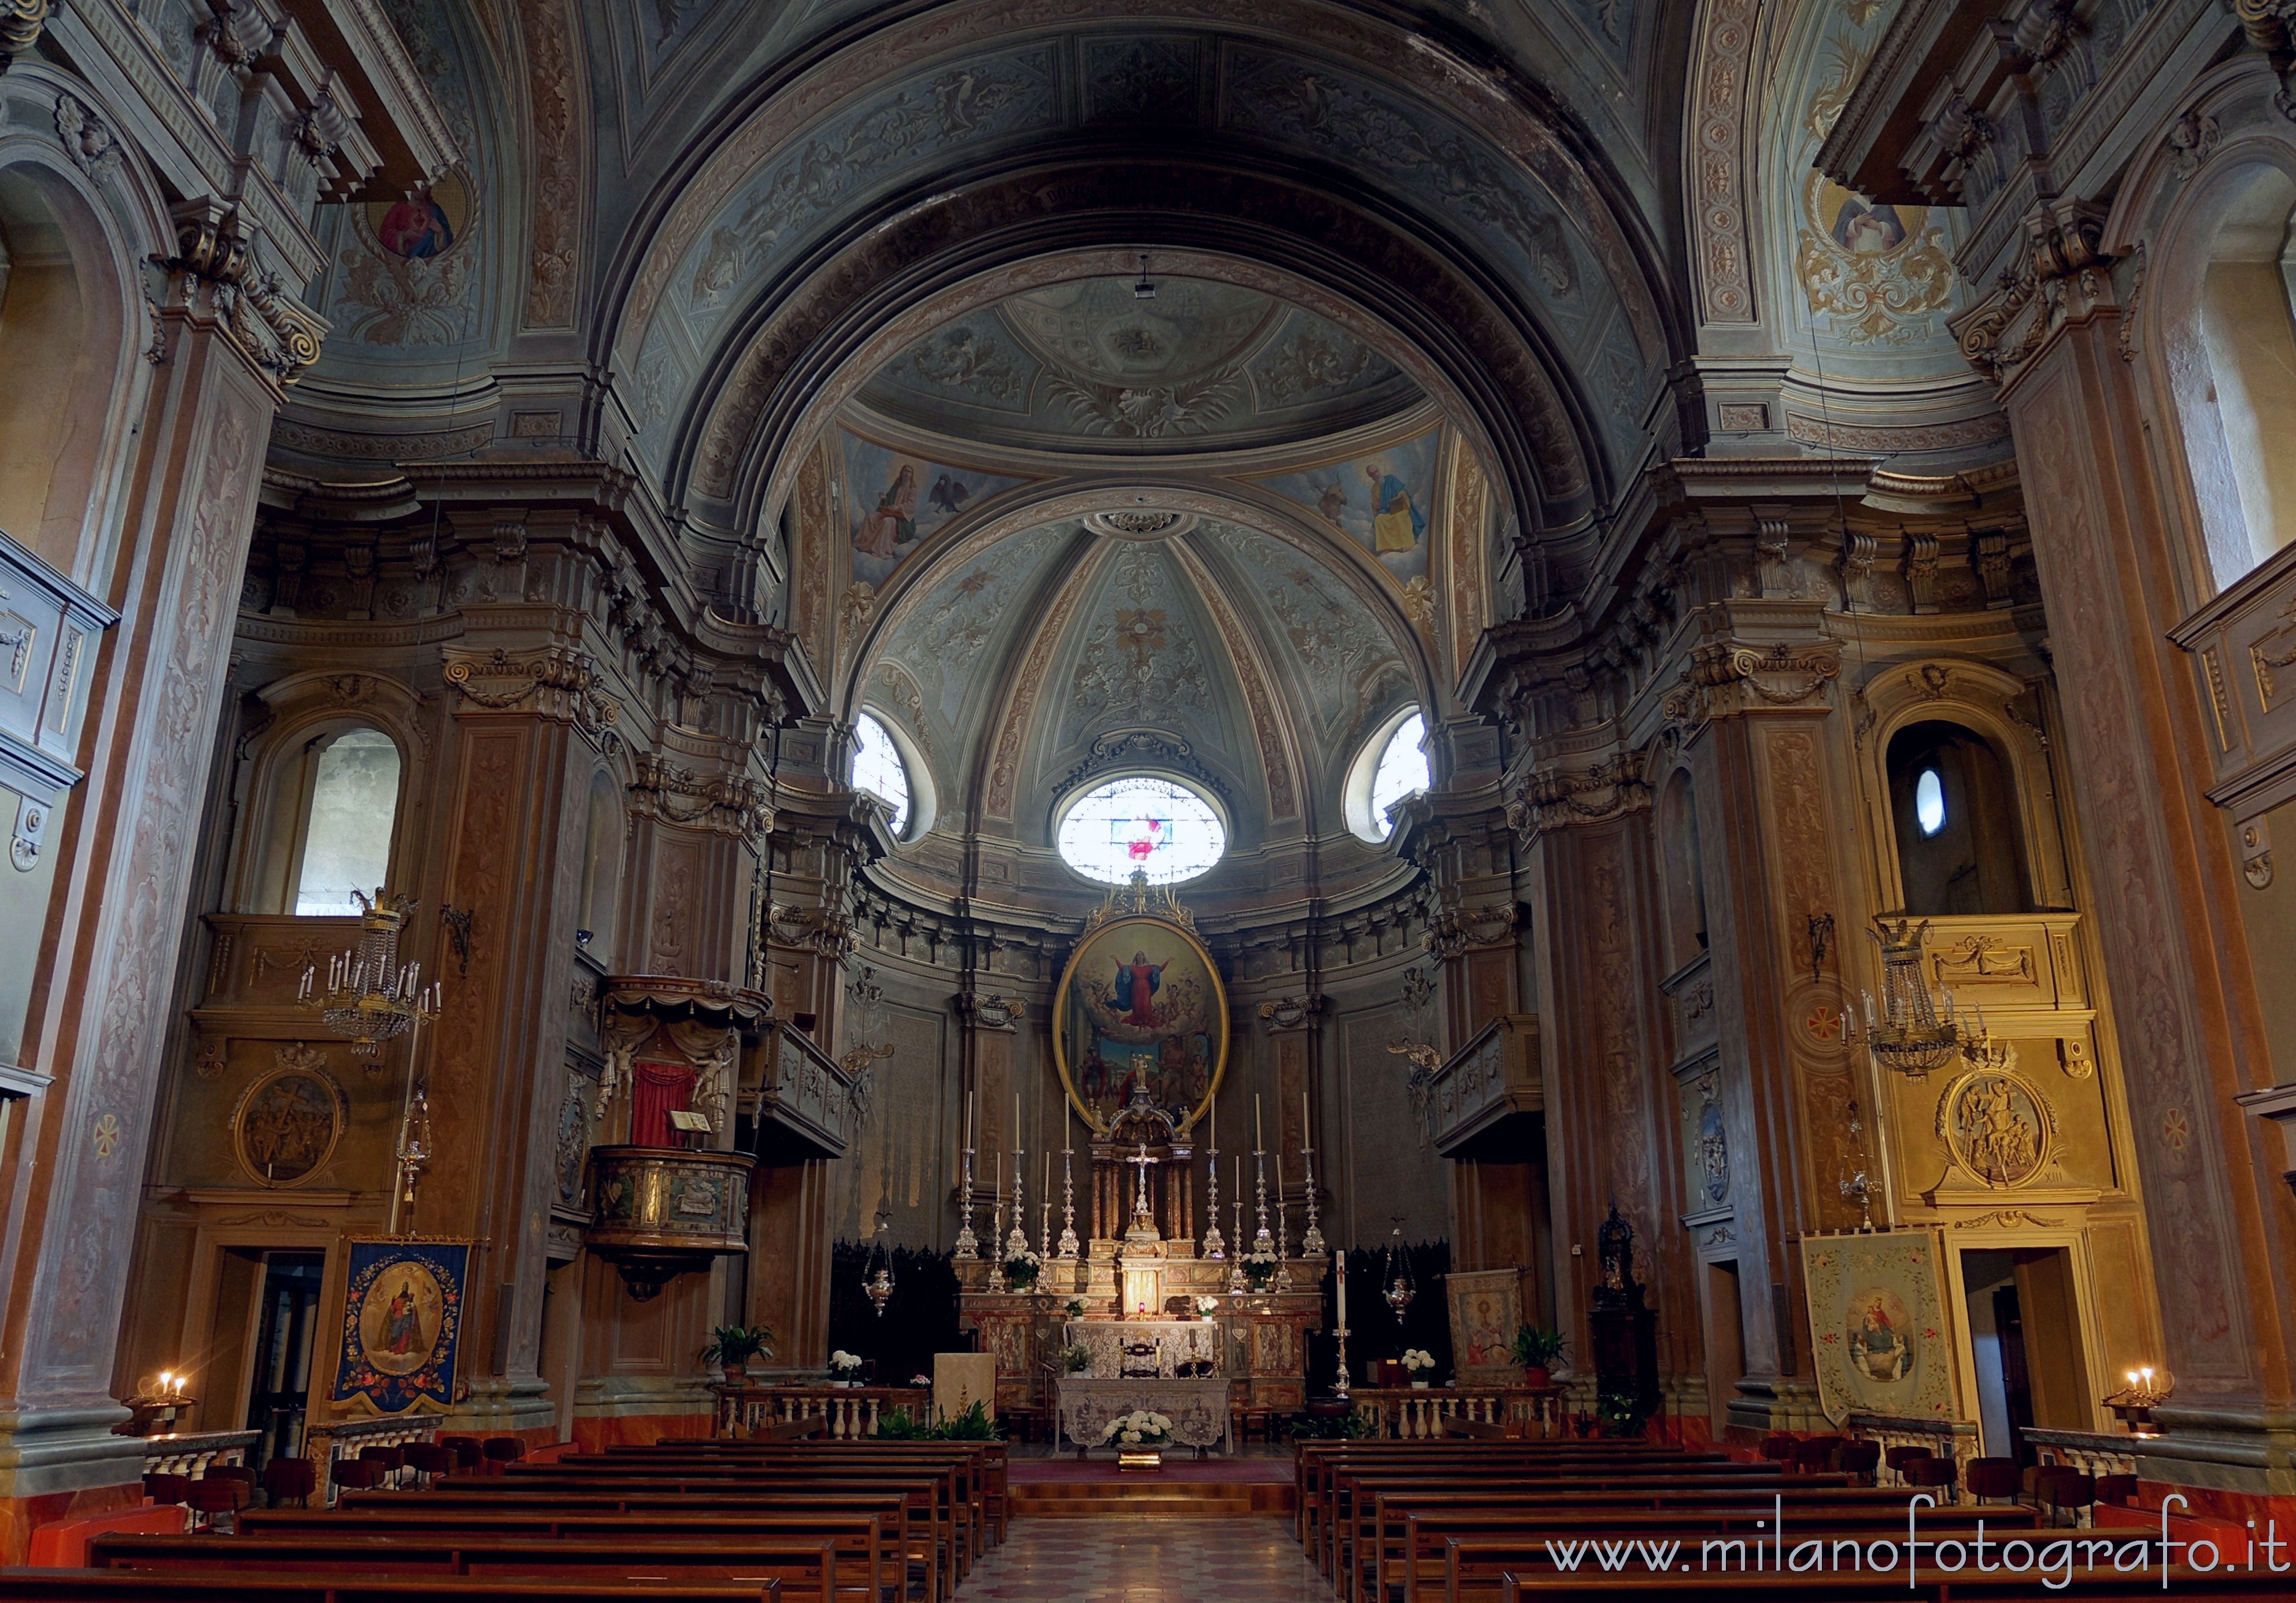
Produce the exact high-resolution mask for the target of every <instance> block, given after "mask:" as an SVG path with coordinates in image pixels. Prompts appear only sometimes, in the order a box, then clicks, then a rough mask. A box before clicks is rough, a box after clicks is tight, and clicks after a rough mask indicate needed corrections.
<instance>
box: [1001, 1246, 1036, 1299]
mask: <svg viewBox="0 0 2296 1603" xmlns="http://www.w3.org/2000/svg"><path fill="white" fill-rule="evenodd" d="M1044 1267H1045V1258H1044V1255H1043V1254H1042V1253H1038V1252H1036V1251H1033V1250H1031V1249H1029V1248H1026V1247H1024V1248H1022V1249H1021V1251H1019V1252H1017V1253H1013V1254H1012V1255H1009V1256H1007V1257H1006V1258H1005V1283H1006V1284H1008V1285H1010V1286H1011V1287H1013V1289H1014V1290H1016V1291H1024V1290H1026V1289H1028V1288H1029V1287H1031V1286H1033V1285H1035V1284H1036V1283H1037V1276H1038V1275H1039V1274H1040V1273H1042V1272H1043V1271H1044Z"/></svg>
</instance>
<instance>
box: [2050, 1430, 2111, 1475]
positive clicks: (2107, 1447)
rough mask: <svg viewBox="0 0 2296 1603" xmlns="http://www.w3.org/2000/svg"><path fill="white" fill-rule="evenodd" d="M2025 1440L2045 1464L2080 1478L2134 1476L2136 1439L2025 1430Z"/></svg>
mask: <svg viewBox="0 0 2296 1603" xmlns="http://www.w3.org/2000/svg"><path fill="white" fill-rule="evenodd" d="M2022 1434H2023V1435H2024V1438H2025V1440H2026V1441H2027V1442H2028V1443H2030V1444H2031V1445H2032V1446H2033V1447H2034V1448H2035V1449H2037V1450H2038V1452H2039V1453H2040V1455H2041V1462H2043V1463H2044V1464H2062V1465H2063V1466H2064V1467H2065V1468H2068V1469H2078V1470H2079V1471H2080V1472H2081V1473H2082V1474H2083V1475H2135V1474H2136V1438H2135V1437H2133V1436H2124V1435H2104V1434H2103V1433H2101V1432H2098V1431H2094V1430H2037V1429H2033V1428H2031V1427H2027V1428H2026V1429H2025V1431H2024V1432H2023V1433H2022Z"/></svg>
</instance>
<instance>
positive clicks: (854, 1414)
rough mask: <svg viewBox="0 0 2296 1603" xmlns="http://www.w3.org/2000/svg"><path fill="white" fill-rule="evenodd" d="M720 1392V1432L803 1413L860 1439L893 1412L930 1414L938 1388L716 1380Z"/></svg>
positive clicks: (745, 1431) (842, 1435) (740, 1431)
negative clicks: (720, 1382)
mask: <svg viewBox="0 0 2296 1603" xmlns="http://www.w3.org/2000/svg"><path fill="white" fill-rule="evenodd" d="M709 1389H710V1390H711V1391H712V1392H715V1393H716V1394H717V1434H718V1435H721V1436H734V1435H749V1434H750V1432H751V1431H754V1430H756V1429H758V1427H761V1426H767V1425H785V1424H789V1423H791V1422H792V1421H794V1420H798V1419H821V1420H824V1421H826V1422H827V1428H828V1434H829V1436H830V1438H831V1440H832V1441H838V1442H857V1441H861V1440H863V1439H865V1438H866V1437H869V1436H873V1435H876V1434H877V1427H878V1425H879V1424H880V1423H881V1422H882V1420H883V1419H884V1417H885V1416H886V1415H887V1414H890V1413H891V1412H893V1411H895V1410H896V1409H906V1410H907V1411H908V1413H909V1417H910V1418H911V1419H917V1420H923V1419H927V1418H928V1417H929V1416H930V1415H931V1410H932V1391H931V1388H930V1387H928V1386H831V1385H828V1384H827V1383H826V1382H816V1383H813V1384H810V1385H797V1386H786V1385H777V1386H743V1385H732V1386H711V1387H710V1388H709Z"/></svg>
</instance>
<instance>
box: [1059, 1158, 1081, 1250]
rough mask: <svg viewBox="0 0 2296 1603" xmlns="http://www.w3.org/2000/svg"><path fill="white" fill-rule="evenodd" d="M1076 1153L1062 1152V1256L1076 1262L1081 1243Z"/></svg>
mask: <svg viewBox="0 0 2296 1603" xmlns="http://www.w3.org/2000/svg"><path fill="white" fill-rule="evenodd" d="M1075 1157H1076V1155H1075V1153H1073V1152H1071V1151H1070V1150H1068V1149H1065V1148H1064V1149H1062V1152H1061V1256H1062V1258H1063V1259H1066V1260H1068V1261H1070V1262H1074V1261H1075V1258H1076V1255H1077V1252H1078V1247H1079V1245H1080V1244H1079V1243H1078V1240H1077V1233H1076V1169H1075V1166H1074V1164H1075Z"/></svg>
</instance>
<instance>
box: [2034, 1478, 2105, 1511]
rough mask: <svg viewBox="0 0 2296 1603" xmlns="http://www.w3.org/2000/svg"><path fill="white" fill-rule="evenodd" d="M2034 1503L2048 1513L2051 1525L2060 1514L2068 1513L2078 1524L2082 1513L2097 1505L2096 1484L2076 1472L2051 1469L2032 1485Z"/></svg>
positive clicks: (2091, 1479)
mask: <svg viewBox="0 0 2296 1603" xmlns="http://www.w3.org/2000/svg"><path fill="white" fill-rule="evenodd" d="M2033 1490H2034V1493H2035V1501H2038V1502H2039V1503H2040V1505H2041V1507H2043V1508H2044V1509H2047V1510H2048V1511H2049V1520H2050V1523H2051V1524H2052V1525H2054V1524H2055V1523H2056V1517H2057V1516H2058V1515H2060V1514H2071V1516H2072V1517H2073V1523H2074V1524H2075V1525H2079V1524H2080V1521H2081V1510H2083V1509H2087V1508H2090V1507H2092V1506H2093V1505H2094V1504H2095V1502H2096V1482H2095V1480H2094V1479H2093V1478H2092V1477H2090V1476H2086V1475H2083V1474H2082V1473H2081V1472H2080V1471H2079V1470H2078V1469H2071V1468H2063V1467H2053V1468H2049V1469H2046V1470H2044V1471H2043V1472H2042V1473H2041V1475H2040V1476H2039V1477H2038V1479H2037V1480H2036V1482H2035V1483H2034V1487H2033Z"/></svg>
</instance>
